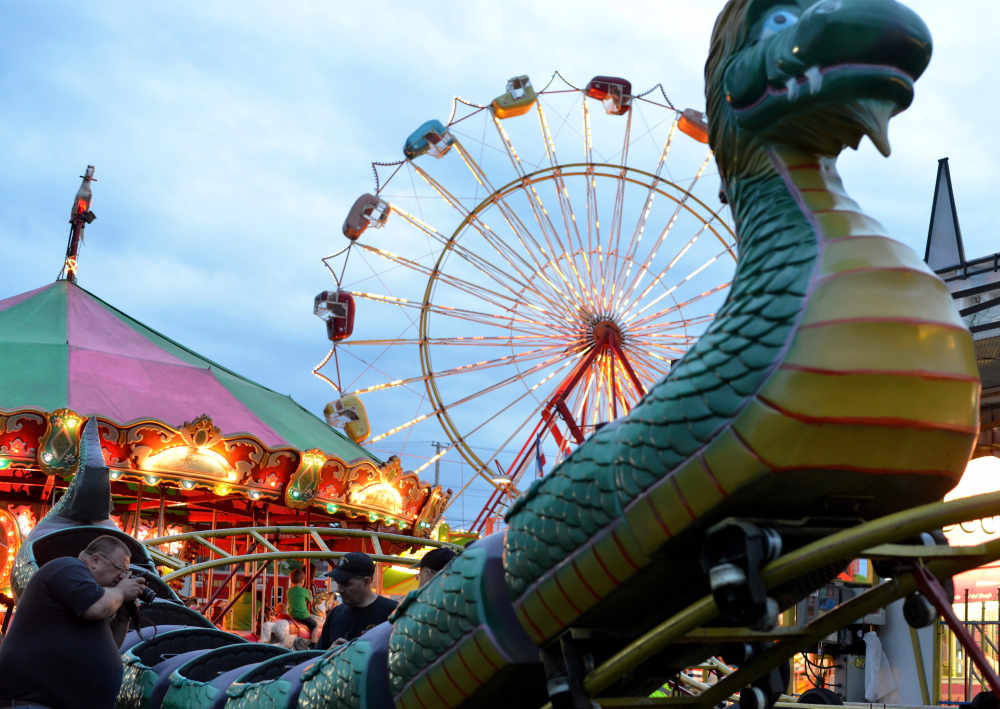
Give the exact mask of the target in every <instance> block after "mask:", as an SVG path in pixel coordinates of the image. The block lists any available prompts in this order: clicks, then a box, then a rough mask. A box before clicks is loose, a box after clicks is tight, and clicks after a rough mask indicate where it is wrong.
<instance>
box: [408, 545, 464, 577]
mask: <svg viewBox="0 0 1000 709" xmlns="http://www.w3.org/2000/svg"><path fill="white" fill-rule="evenodd" d="M456 556H458V554H456V553H455V550H454V549H449V548H448V547H438V548H437V549H431V550H430V551H429V552H427V553H426V554H424V557H423V558H422V559H421V560H420V562H419V563H418V564H417V568H418V569H430V570H431V571H440V570H441V569H443V568H444V567H445V566H447V565H448V562H449V561H451V560H452V559H454V558H455V557H456Z"/></svg>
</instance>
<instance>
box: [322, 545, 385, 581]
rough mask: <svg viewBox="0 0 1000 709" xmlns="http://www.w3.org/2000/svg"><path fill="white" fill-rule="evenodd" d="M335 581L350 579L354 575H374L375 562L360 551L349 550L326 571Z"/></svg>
mask: <svg viewBox="0 0 1000 709" xmlns="http://www.w3.org/2000/svg"><path fill="white" fill-rule="evenodd" d="M326 575H327V576H329V577H330V578H332V579H333V580H334V581H336V582H337V583H344V582H346V581H350V580H351V579H353V578H354V577H355V576H374V575H375V562H374V561H372V558H371V557H370V556H368V555H367V554H365V553H364V552H360V551H350V552H347V553H346V554H344V555H343V556H342V557H340V560H339V561H338V562H337V565H336V566H335V567H334V568H333V569H332V570H331V571H328V572H327V573H326Z"/></svg>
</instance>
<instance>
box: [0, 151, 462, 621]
mask: <svg viewBox="0 0 1000 709" xmlns="http://www.w3.org/2000/svg"><path fill="white" fill-rule="evenodd" d="M92 178H93V168H88V170H87V173H86V175H85V176H84V177H83V184H82V185H81V188H80V191H79V193H78V194H77V197H76V199H75V200H74V206H73V212H72V219H71V221H70V223H71V225H72V229H71V233H70V241H69V247H68V249H67V257H66V262H65V267H64V270H63V272H62V274H60V278H59V279H58V280H57V281H56V282H54V283H51V284H48V285H45V286H43V287H41V288H37V289H35V290H32V291H29V292H27V293H22V294H19V295H13V296H12V297H7V298H6V299H4V300H0V392H2V394H0V535H2V536H3V542H4V543H3V545H0V591H3V592H5V593H7V594H9V593H10V590H9V587H10V575H11V567H12V564H13V560H14V557H15V555H16V553H17V550H18V548H19V546H20V543H21V540H22V539H23V538H24V537H26V536H27V535H28V534H29V533H30V532H31V530H32V529H33V528H34V526H35V525H36V524H37V523H38V521H39V520H41V519H42V517H44V515H45V514H46V512H47V511H48V510H49V509H50V508H51V507H52V505H53V504H54V503H55V502H57V501H58V499H59V498H60V496H61V495H62V493H63V492H64V490H65V489H66V487H67V485H68V484H69V482H70V478H71V476H72V473H73V471H74V470H75V469H76V466H77V464H78V462H79V456H80V440H81V432H82V430H83V428H84V425H85V424H86V423H87V421H88V420H89V419H91V418H93V419H96V422H97V426H98V431H99V437H100V444H101V448H102V452H103V454H104V458H105V460H106V461H107V464H108V466H109V467H110V469H111V474H110V475H111V486H112V496H113V501H114V520H115V522H116V523H117V525H118V526H119V528H120V529H122V530H124V531H126V532H128V533H129V534H131V535H132V536H134V537H135V538H136V539H138V540H140V541H142V542H144V543H145V544H147V546H148V547H149V549H150V550H151V552H152V553H153V554H154V556H155V557H156V559H157V562H158V563H160V564H162V568H164V569H165V570H166V571H167V572H168V573H167V575H166V577H165V578H166V580H168V582H169V581H172V582H173V585H174V586H175V588H176V590H177V591H178V592H179V593H180V594H181V595H183V596H191V597H196V598H197V599H198V603H199V604H203V605H204V606H205V607H208V606H209V605H211V604H212V603H213V602H217V601H218V600H220V599H222V600H226V601H228V602H229V604H232V603H233V602H235V601H236V599H237V598H238V596H239V595H240V593H241V592H242V591H245V590H247V589H249V588H250V587H251V585H252V583H251V582H252V581H256V583H257V586H256V588H258V589H260V588H261V587H263V586H266V588H267V589H268V593H269V594H270V595H271V597H272V599H273V600H274V601H277V600H280V589H281V588H282V583H281V580H280V578H279V575H280V574H281V573H282V572H283V571H284V572H287V570H288V569H289V568H293V567H296V566H299V565H302V564H305V565H306V566H308V565H309V564H310V560H312V561H319V562H325V561H326V560H329V559H331V558H336V557H337V556H339V555H340V554H342V553H345V552H348V551H365V552H368V553H370V554H373V555H374V556H376V557H377V558H379V559H381V560H383V561H384V562H386V565H388V563H389V562H393V563H394V564H395V565H396V566H397V567H398V569H397V571H396V572H394V573H393V572H390V573H389V574H388V575H387V576H384V575H383V574H381V573H380V579H379V582H380V583H383V582H384V583H385V585H386V586H387V587H391V590H394V591H395V590H396V589H395V586H397V585H398V586H400V587H401V590H405V588H406V587H407V586H408V585H412V584H407V583H406V582H407V581H408V580H410V579H412V574H407V573H405V571H406V570H407V568H406V567H407V560H406V559H405V558H404V559H403V560H402V561H400V560H399V559H398V558H397V555H399V554H400V553H405V554H409V555H411V556H412V552H414V551H417V550H419V549H421V548H423V547H425V546H426V545H428V544H430V545H437V544H439V543H440V542H437V541H436V539H437V537H439V536H441V535H442V533H444V534H446V533H447V528H446V527H445V528H443V529H442V528H441V525H440V522H441V517H442V510H443V507H444V505H445V503H446V502H447V500H448V497H449V495H450V491H445V490H442V489H441V488H440V487H436V486H432V485H430V484H427V483H423V482H421V481H420V480H419V479H418V477H417V476H416V475H415V474H413V473H411V472H408V471H404V470H403V469H402V467H401V465H400V462H399V460H398V458H395V457H393V458H390V459H388V460H380V459H379V458H377V457H376V456H374V455H372V454H370V453H369V452H368V451H366V450H365V449H364V448H363V447H362V446H361V445H359V444H358V443H356V442H355V441H353V440H351V438H349V437H348V436H347V435H345V433H343V432H342V431H340V430H337V429H334V428H331V427H330V426H329V425H327V423H325V422H324V421H323V420H321V419H319V418H317V417H316V416H314V415H313V414H311V413H310V412H308V411H307V410H305V409H304V408H303V407H302V406H300V405H299V404H298V403H296V402H295V401H294V400H292V399H291V398H290V397H288V396H284V395H282V394H279V393H277V392H274V391H272V390H270V389H268V388H266V387H264V386H261V385H259V384H257V383H255V382H253V381H250V380H249V379H247V378H245V377H243V376H240V375H239V374H237V373H235V372H233V371H231V370H229V369H227V368H225V367H223V366H221V365H219V364H217V363H215V362H212V361H209V360H207V359H205V358H204V357H201V356H200V355H198V354H197V353H195V352H193V351H191V350H190V349H188V348H186V347H184V346H183V345H182V344H179V343H177V342H175V341H173V340H171V339H170V338H168V337H165V336H164V335H162V334H160V333H158V332H156V331H154V330H152V329H150V328H148V327H146V326H145V325H143V324H142V323H140V322H138V321H137V320H135V319H133V318H131V317H129V316H128V315H127V314H126V313H124V312H122V311H121V310H118V309H117V308H115V307H114V306H113V305H111V304H109V303H106V302H104V301H102V300H101V299H100V298H97V297H96V296H94V295H93V294H92V293H89V292H88V291H87V290H85V289H84V288H82V287H81V286H80V285H79V284H78V283H77V278H76V268H77V252H78V248H79V244H80V242H81V238H82V234H83V229H84V228H85V226H86V225H87V224H88V223H90V222H91V221H93V212H91V211H90V182H91V180H92ZM432 537H433V539H432ZM271 562H276V563H271ZM277 562H281V563H277ZM268 571H270V573H267V572H268ZM400 572H402V573H400ZM255 575H256V576H255ZM265 579H267V581H266V583H265V581H264V580H265ZM324 585H325V584H324ZM317 590H322V589H321V588H317ZM397 592H398V591H397ZM257 595H259V594H257ZM220 615H221V613H220Z"/></svg>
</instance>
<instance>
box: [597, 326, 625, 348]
mask: <svg viewBox="0 0 1000 709" xmlns="http://www.w3.org/2000/svg"><path fill="white" fill-rule="evenodd" d="M590 337H591V341H592V342H593V344H595V345H596V344H597V343H599V342H600V341H601V340H603V339H604V338H605V337H608V338H609V340H612V341H614V342H615V343H617V344H619V345H620V344H621V343H622V330H621V327H619V325H618V323H616V322H615V321H614V320H600V321H598V322H596V323H594V324H593V326H592V327H591V330H590ZM609 344H610V343H609Z"/></svg>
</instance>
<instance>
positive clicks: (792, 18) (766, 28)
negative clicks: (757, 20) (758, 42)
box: [760, 8, 799, 39]
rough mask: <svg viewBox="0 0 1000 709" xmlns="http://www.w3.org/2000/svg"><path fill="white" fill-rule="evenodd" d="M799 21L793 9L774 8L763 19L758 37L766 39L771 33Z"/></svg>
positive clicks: (775, 32)
mask: <svg viewBox="0 0 1000 709" xmlns="http://www.w3.org/2000/svg"><path fill="white" fill-rule="evenodd" d="M798 21H799V16H798V14H797V13H796V12H795V11H794V10H789V9H787V8H783V9H781V10H774V11H773V12H772V13H771V14H769V15H768V16H767V17H766V18H765V19H764V25H763V27H761V30H760V38H761V39H767V38H768V37H770V36H771V35H772V34H777V33H778V32H781V30H783V29H785V28H786V27H791V26H792V25H794V24H795V23H796V22H798Z"/></svg>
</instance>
